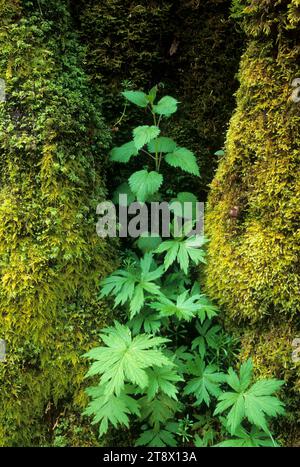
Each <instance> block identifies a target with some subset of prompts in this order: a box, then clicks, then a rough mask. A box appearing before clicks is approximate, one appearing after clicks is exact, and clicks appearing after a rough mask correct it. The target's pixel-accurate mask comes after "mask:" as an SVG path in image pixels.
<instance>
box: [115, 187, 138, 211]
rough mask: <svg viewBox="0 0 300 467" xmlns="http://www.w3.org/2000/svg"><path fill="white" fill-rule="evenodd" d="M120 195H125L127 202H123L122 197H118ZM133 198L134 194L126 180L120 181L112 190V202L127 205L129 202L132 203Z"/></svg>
mask: <svg viewBox="0 0 300 467" xmlns="http://www.w3.org/2000/svg"><path fill="white" fill-rule="evenodd" d="M120 195H126V196H127V202H126V203H124V202H123V201H122V199H120ZM134 200H135V194H133V193H132V191H131V189H130V186H129V184H128V183H127V182H124V183H122V184H121V185H119V186H118V188H117V189H116V190H115V191H114V194H113V199H112V201H113V203H115V204H120V205H121V206H128V205H129V204H131V203H133V202H134Z"/></svg>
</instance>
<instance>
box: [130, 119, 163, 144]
mask: <svg viewBox="0 0 300 467" xmlns="http://www.w3.org/2000/svg"><path fill="white" fill-rule="evenodd" d="M159 133H160V129H159V128H158V127H157V126H154V125H152V126H149V125H143V126H138V127H136V128H135V129H134V130H133V141H134V144H135V147H136V149H137V150H139V149H141V148H142V147H143V146H144V145H145V144H147V143H149V142H150V141H151V140H152V139H154V138H156V137H157V136H158V135H159Z"/></svg>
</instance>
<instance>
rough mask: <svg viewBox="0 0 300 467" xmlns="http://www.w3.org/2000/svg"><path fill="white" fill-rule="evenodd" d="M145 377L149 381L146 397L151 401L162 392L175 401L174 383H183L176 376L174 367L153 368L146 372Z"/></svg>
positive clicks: (175, 389) (175, 388) (176, 390)
mask: <svg viewBox="0 0 300 467" xmlns="http://www.w3.org/2000/svg"><path fill="white" fill-rule="evenodd" d="M147 375H148V380H149V384H148V388H147V397H148V399H149V400H151V399H153V398H154V397H155V396H156V394H157V393H158V392H163V393H165V394H167V396H169V397H171V398H172V399H175V400H177V395H176V394H177V392H178V389H177V387H176V386H175V384H174V383H177V382H178V381H183V379H182V378H181V377H180V376H179V375H178V374H177V372H176V369H175V368H174V366H170V367H167V366H164V367H161V368H160V367H156V366H153V368H149V369H148V370H147Z"/></svg>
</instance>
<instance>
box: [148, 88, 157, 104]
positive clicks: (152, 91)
mask: <svg viewBox="0 0 300 467" xmlns="http://www.w3.org/2000/svg"><path fill="white" fill-rule="evenodd" d="M157 91H158V86H157V85H156V86H153V88H151V89H150V91H149V94H148V96H147V98H148V101H149V102H150V103H151V104H153V103H154V101H155V99H156V94H157Z"/></svg>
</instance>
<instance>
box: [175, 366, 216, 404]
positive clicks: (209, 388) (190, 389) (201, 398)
mask: <svg viewBox="0 0 300 467" xmlns="http://www.w3.org/2000/svg"><path fill="white" fill-rule="evenodd" d="M187 368H188V372H189V373H190V374H192V375H194V376H196V377H195V378H193V379H191V380H190V381H189V382H188V383H187V385H186V387H185V389H184V394H185V395H190V394H193V395H194V396H195V397H196V403H195V405H200V404H202V402H205V404H206V405H207V406H209V405H210V400H211V396H214V397H218V396H219V395H220V393H221V388H220V384H221V383H222V382H224V381H225V375H224V373H221V372H219V371H218V367H217V366H215V365H208V366H206V365H205V362H204V361H203V360H202V359H200V358H199V357H196V358H195V360H194V361H193V362H189V363H188V367H187Z"/></svg>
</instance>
